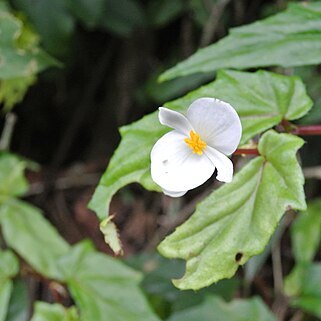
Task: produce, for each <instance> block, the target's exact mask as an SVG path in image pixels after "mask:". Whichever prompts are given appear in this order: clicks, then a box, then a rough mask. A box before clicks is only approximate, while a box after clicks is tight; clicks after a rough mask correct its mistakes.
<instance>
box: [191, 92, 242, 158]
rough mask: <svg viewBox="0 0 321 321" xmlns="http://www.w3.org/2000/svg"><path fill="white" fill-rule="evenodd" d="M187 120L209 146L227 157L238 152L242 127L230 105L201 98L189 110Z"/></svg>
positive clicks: (212, 99)
mask: <svg viewBox="0 0 321 321" xmlns="http://www.w3.org/2000/svg"><path fill="white" fill-rule="evenodd" d="M187 118H188V120H189V121H190V123H191V124H192V126H193V127H194V129H195V131H196V132H197V133H198V134H199V135H200V137H201V139H202V140H204V141H205V142H206V143H207V144H208V145H209V146H211V147H214V148H215V149H217V150H218V151H220V152H221V153H223V154H225V155H230V154H232V153H233V152H234V151H235V150H236V148H237V146H238V144H239V142H240V139H241V136H242V126H241V122H240V118H239V116H238V114H237V113H236V111H235V110H234V108H233V107H232V106H231V105H230V104H228V103H225V102H223V101H220V100H218V99H215V98H200V99H197V100H195V101H194V102H193V103H192V104H191V105H190V107H189V108H188V111H187Z"/></svg>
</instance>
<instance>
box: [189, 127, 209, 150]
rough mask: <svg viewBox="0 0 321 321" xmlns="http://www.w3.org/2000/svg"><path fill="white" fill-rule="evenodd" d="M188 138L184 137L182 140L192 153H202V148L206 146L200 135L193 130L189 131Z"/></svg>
mask: <svg viewBox="0 0 321 321" xmlns="http://www.w3.org/2000/svg"><path fill="white" fill-rule="evenodd" d="M189 134H190V138H185V139H184V142H185V143H186V144H187V145H188V147H189V148H191V149H192V151H193V153H194V154H197V155H202V154H203V149H204V148H205V147H206V143H205V142H203V141H202V140H201V137H200V136H199V135H198V134H197V133H195V132H194V131H193V130H191V131H190V132H189Z"/></svg>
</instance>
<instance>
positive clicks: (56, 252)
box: [0, 198, 69, 279]
mask: <svg viewBox="0 0 321 321" xmlns="http://www.w3.org/2000/svg"><path fill="white" fill-rule="evenodd" d="M0 224H1V227H2V233H3V237H4V238H5V241H6V243H7V244H8V245H9V246H10V247H11V248H13V249H14V250H15V251H16V252H17V253H19V255H20V256H21V257H23V258H24V260H26V261H27V262H28V263H29V264H30V265H31V266H32V267H33V268H34V269H35V270H36V271H38V272H40V273H41V274H43V275H45V276H47V277H49V278H56V279H59V278H60V271H59V269H58V268H57V259H58V258H59V257H60V256H62V255H64V254H66V253H67V252H68V250H69V245H68V244H67V243H66V242H65V241H64V240H63V239H62V238H61V236H60V235H59V234H58V233H57V231H56V230H55V228H54V227H53V226H52V225H50V223H49V222H48V221H47V220H46V219H45V218H44V217H43V215H42V214H41V212H40V211H39V210H38V209H37V208H35V207H33V206H31V205H29V204H28V203H25V202H22V201H19V200H17V199H13V198H10V199H7V201H6V202H5V203H4V204H2V205H1V207H0Z"/></svg>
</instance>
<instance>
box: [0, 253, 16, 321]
mask: <svg viewBox="0 0 321 321" xmlns="http://www.w3.org/2000/svg"><path fill="white" fill-rule="evenodd" d="M18 271H19V262H18V259H17V258H16V256H15V255H14V254H13V253H12V252H11V251H1V250H0V321H5V320H6V315H7V309H8V305H9V300H10V295H11V291H12V281H11V278H13V277H14V276H15V275H16V274H17V273H18Z"/></svg>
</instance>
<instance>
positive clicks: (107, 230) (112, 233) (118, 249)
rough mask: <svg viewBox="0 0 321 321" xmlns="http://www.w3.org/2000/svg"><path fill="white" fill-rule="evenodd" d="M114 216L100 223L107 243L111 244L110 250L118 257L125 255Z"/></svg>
mask: <svg viewBox="0 0 321 321" xmlns="http://www.w3.org/2000/svg"><path fill="white" fill-rule="evenodd" d="M112 219H113V216H109V217H107V218H106V219H104V220H103V221H102V222H101V223H100V226H99V228H100V231H101V232H102V233H103V235H104V239H105V242H106V243H107V244H109V246H110V248H111V249H112V250H113V251H114V253H115V254H116V255H122V254H123V248H122V244H121V241H120V239H119V235H118V231H117V227H116V225H115V223H114V222H113V221H112Z"/></svg>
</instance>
